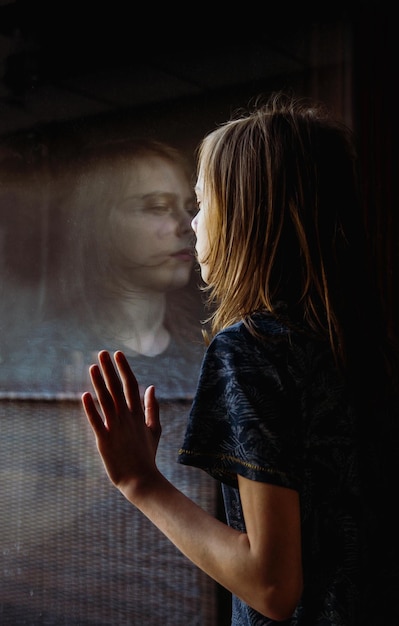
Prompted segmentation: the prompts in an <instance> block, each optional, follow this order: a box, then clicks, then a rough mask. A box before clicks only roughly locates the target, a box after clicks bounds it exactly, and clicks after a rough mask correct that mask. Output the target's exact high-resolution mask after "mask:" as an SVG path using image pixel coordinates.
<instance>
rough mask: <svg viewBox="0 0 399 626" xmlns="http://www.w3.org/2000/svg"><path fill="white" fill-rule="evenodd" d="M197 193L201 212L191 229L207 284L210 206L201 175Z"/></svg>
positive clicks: (203, 278)
mask: <svg viewBox="0 0 399 626" xmlns="http://www.w3.org/2000/svg"><path fill="white" fill-rule="evenodd" d="M195 193H196V195H197V207H198V209H199V210H198V212H197V214H196V215H195V216H194V218H193V220H192V222H191V227H192V229H193V231H194V233H195V236H196V239H197V240H196V243H195V250H196V253H197V260H198V263H199V265H200V268H201V277H202V280H203V281H204V282H205V283H207V279H208V274H209V271H208V266H207V264H206V262H205V259H206V257H207V254H208V251H209V236H208V230H207V225H206V221H207V216H208V206H207V203H206V202H205V197H204V193H203V179H202V176H201V174H200V175H199V176H198V180H197V184H196V187H195Z"/></svg>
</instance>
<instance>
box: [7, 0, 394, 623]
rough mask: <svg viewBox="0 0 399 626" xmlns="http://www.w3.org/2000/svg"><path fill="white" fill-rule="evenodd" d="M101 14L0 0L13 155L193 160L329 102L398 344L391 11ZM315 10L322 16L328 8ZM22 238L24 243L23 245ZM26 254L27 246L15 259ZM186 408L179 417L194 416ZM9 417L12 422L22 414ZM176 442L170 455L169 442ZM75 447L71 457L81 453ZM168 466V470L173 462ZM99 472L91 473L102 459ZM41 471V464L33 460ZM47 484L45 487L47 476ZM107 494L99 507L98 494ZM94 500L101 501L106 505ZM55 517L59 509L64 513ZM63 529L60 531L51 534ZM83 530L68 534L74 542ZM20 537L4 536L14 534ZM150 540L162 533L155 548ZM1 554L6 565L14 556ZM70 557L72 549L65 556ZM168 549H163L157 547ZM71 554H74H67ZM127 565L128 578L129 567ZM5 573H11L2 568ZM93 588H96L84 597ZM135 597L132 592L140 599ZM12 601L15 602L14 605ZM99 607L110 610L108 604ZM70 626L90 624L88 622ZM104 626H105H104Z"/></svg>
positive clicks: (222, 618)
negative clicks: (249, 113) (356, 158)
mask: <svg viewBox="0 0 399 626" xmlns="http://www.w3.org/2000/svg"><path fill="white" fill-rule="evenodd" d="M99 4H100V3H98V2H84V1H81V2H80V3H77V2H75V1H72V2H65V1H57V0H54V1H53V2H44V1H38V0H24V1H23V0H15V1H14V2H12V1H7V0H0V143H3V144H4V145H7V146H8V147H9V146H13V145H18V149H20V146H21V145H24V143H26V144H27V145H28V144H30V147H31V149H32V145H33V149H34V148H35V141H36V138H37V137H43V136H47V137H49V136H51V137H52V138H53V140H54V138H55V142H56V144H57V150H58V151H59V153H60V155H61V154H62V153H63V152H68V151H69V152H71V151H72V152H73V149H74V146H75V145H79V142H80V141H82V138H83V139H84V138H90V137H91V136H92V135H93V134H96V135H97V134H98V133H100V134H102V133H104V134H105V135H107V134H108V133H117V134H121V135H123V134H124V133H126V132H132V131H133V132H135V133H137V134H143V135H150V136H153V137H156V138H160V139H163V140H166V141H169V142H171V143H172V144H175V145H176V146H178V147H180V148H182V149H183V150H184V151H185V152H186V154H187V156H188V157H189V158H193V157H194V151H195V147H196V145H197V144H198V141H199V140H200V139H201V137H202V136H203V134H204V133H206V132H207V131H208V130H211V129H212V128H214V126H215V125H216V124H218V123H220V122H223V121H225V120H226V119H227V118H228V117H229V116H230V115H231V113H232V112H233V111H234V110H235V109H237V108H238V107H245V106H246V105H247V104H248V102H249V101H250V99H251V98H254V97H256V96H257V95H259V94H266V95H267V94H268V93H269V92H271V91H273V90H276V89H280V88H283V89H286V90H291V91H293V92H295V93H297V94H298V95H304V96H312V97H314V98H317V99H321V100H323V101H325V102H326V103H327V104H328V105H329V106H330V107H331V108H332V109H333V110H334V112H335V113H336V114H337V115H338V116H339V117H341V118H342V119H344V121H346V122H347V124H348V125H350V126H351V127H352V128H353V129H354V131H355V133H356V136H357V139H358V146H359V154H360V162H361V167H362V170H363V181H364V183H363V184H364V198H365V220H366V224H367V228H368V233H369V238H370V244H371V246H372V248H373V252H374V255H375V259H376V262H377V265H378V270H379V281H380V287H381V292H382V294H383V296H384V299H385V305H386V310H387V316H388V323H389V325H390V329H391V331H392V334H394V335H396V336H398V335H399V330H398V319H399V300H398V284H399V280H398V278H399V277H398V274H399V254H398V240H399V219H398V208H397V207H398V174H399V172H398V132H397V131H398V113H397V110H396V102H397V98H396V90H397V85H396V80H397V68H396V64H397V60H396V57H395V54H394V48H395V47H396V46H395V45H394V42H396V40H397V37H398V33H397V28H396V19H394V16H393V15H392V13H390V11H389V10H388V9H387V8H386V7H384V6H383V5H382V4H381V3H380V4H378V5H377V4H375V3H371V2H357V3H348V2H347V3H344V4H342V5H340V4H339V3H335V4H334V3H331V4H329V5H328V7H327V8H326V3H319V4H318V5H312V3H307V4H306V5H305V6H300V7H297V6H295V7H292V6H287V4H286V3H281V4H284V6H281V7H280V8H279V7H276V6H273V8H271V6H269V5H271V4H272V3H268V2H265V3H261V4H259V5H253V4H250V5H249V4H248V5H245V4H241V5H236V6H235V7H233V6H232V5H231V4H226V5H215V6H211V7H206V6H204V5H202V4H198V5H179V6H169V5H168V6H164V5H158V6H155V5H153V4H152V3H151V5H149V6H145V5H140V4H138V3H136V2H135V3H133V2H118V1H113V2H107V3H103V4H101V6H99ZM273 4H275V3H273ZM302 4H303V3H302ZM320 4H322V5H323V6H322V7H320ZM76 142H77V144H76ZM3 217H4V216H3ZM21 240H22V242H23V240H24V237H23V236H22V239H21ZM16 245H17V242H16ZM23 249H24V248H23V245H22V247H21V251H23ZM4 295H5V297H6V296H7V294H4ZM31 408H32V407H30V406H28V407H27V408H21V409H20V408H19V407H18V404H17V405H16V404H10V405H9V406H8V405H2V406H1V409H2V411H3V412H4V415H3V421H2V427H3V429H4V428H5V426H7V424H9V432H10V433H11V435H10V437H11V438H12V441H11V442H7V441H6V439H4V441H3V443H4V446H5V448H4V454H3V457H4V459H5V460H4V463H5V465H4V467H5V470H4V471H5V472H10V471H11V470H10V469H9V468H10V467H11V465H12V464H11V465H10V463H9V462H8V461H7V454H9V455H10V454H11V453H10V450H11V451H13V450H14V453H13V454H14V456H15V458H17V457H18V459H19V456H18V455H21V452H20V451H21V450H24V447H23V446H24V445H26V446H27V450H30V449H31V448H30V446H28V443H25V444H24V441H25V436H26V437H28V434H26V435H25V432H28V431H27V430H26V424H27V423H28V422H27V420H26V419H25V418H24V411H25V412H27V413H29V416H30V415H31V413H30V412H29V411H30V409H31ZM183 408H184V411H185V410H186V407H183ZM28 409H29V410H28ZM10 410H11V413H12V420H11V419H10V415H11V413H10ZM38 410H39V413H38ZM57 411H58V413H59V414H60V417H61V418H62V419H61V420H60V421H59V422H58V421H57V420H55V423H56V424H58V423H59V424H64V423H65V424H68V423H70V416H71V409H70V407H63V405H61V406H58V408H57ZM13 412H16V414H15V416H14V413H13ZM48 412H49V410H48V406H45V407H42V406H41V407H39V405H37V406H36V405H35V406H33V408H32V416H33V417H32V418H31V417H29V418H28V419H34V421H35V423H37V418H38V416H43V415H45V416H47V414H48ZM74 412H76V413H77V418H76V421H77V426H76V433H75V430H74V434H73V436H74V437H76V436H77V437H79V436H81V432H80V426H79V419H80V416H79V407H75V408H74V409H73V411H72V415H74ZM171 412H172V413H173V414H174V413H175V412H176V413H177V414H178V418H177V420H176V421H177V423H178V426H176V428H181V427H182V424H180V421H179V420H180V408H179V407H178V410H177V409H176V407H172V409H171ZM21 416H22V418H21V420H20V421H21V425H19V422H18V419H19V418H20V417H21ZM7 419H8V420H9V421H6V420H7ZM41 419H43V417H41ZM51 419H52V418H51V415H50V418H49V420H48V422H47V421H45V423H46V428H47V427H48V428H50V426H49V424H50V423H51V421H50V420H51ZM46 420H47V417H46ZM72 423H74V422H72ZM7 432H8V431H7ZM42 436H43V435H42V434H41V432H40V433H39V432H38V434H37V438H35V439H34V446H33V447H34V450H35V451H37V455H38V456H40V458H43V459H46V458H50V456H51V455H52V456H54V454H57V455H59V468H60V470H59V472H60V476H58V478H57V480H58V484H59V485H61V484H64V482H65V479H66V477H67V475H68V471H70V467H73V464H72V465H71V466H70V465H68V457H67V456H65V455H66V453H65V433H64V431H63V430H62V438H61V437H60V442H61V443H60V444H59V448H55V450H54V448H52V445H53V444H52V443H50V442H51V439H49V440H48V441H49V443H48V444H46V445H48V446H49V450H47V456H46V450H44V451H43V449H42ZM171 439H172V440H171V442H170V447H171V450H173V449H174V446H175V440H174V438H171ZM46 441H47V440H46ZM13 442H14V443H13ZM21 442H22V443H21ZM13 445H14V448H13ZM21 446H22V447H21ZM71 448H72V450H75V448H74V447H73V446H71ZM76 449H78V450H80V452H78V453H79V455H80V457H79V459H78V461H77V462H76V468H81V467H82V465H83V464H84V463H85V459H86V455H87V447H86V443H85V442H81V447H80V448H76ZM90 450H91V448H90ZM42 452H43V454H42ZM35 454H36V452H35ZM171 454H172V453H171ZM11 456H12V455H11ZM10 458H11V457H10ZM168 458H169V456H168ZM6 461H7V463H6ZM171 461H172V462H173V463H174V458H172V459H171ZM91 463H93V464H96V463H97V459H96V458H95V460H93V461H91ZM37 464H38V466H39V461H37ZM16 465H18V467H17V470H16V472H17V471H18V472H20V471H21V470H20V462H19V460H18V464H17V462H16ZM54 467H55V466H54V464H53V463H52V462H51V463H49V468H50V469H51V470H52V471H53V470H54ZM40 468H41V465H40ZM68 468H69V469H68ZM42 469H43V468H41V469H40V471H42ZM76 471H78V470H76ZM99 471H100V469H99V468H97V467H96V468H95V472H94V473H90V476H89V478H84V479H83V478H82V479H80V478H79V480H78V481H77V483H78V490H77V491H76V494H78V493H79V490H81V489H83V488H85V489H87V492H88V493H86V496H85V497H86V499H89V498H90V496H89V492H90V489H91V488H90V485H91V482H92V481H94V482H95V481H96V480H97V479H98V480H100V479H101V481H102V479H103V477H102V476H101V475H100V473H99ZM47 473H48V468H47V466H46V468H44V469H43V475H44V476H45V480H50V479H51V476H50V478H48V476H47ZM30 474H31V466H29V467H28V468H27V475H30ZM7 475H8V474H7ZM39 475H40V473H39ZM18 476H19V474H18ZM18 476H17V474H15V479H14V482H13V479H12V478H13V477H12V476H11V481H10V480H9V479H7V480H6V481H5V483H4V484H5V488H3V492H4V493H5V494H6V495H7V493H9V494H10V502H11V505H10V507H9V514H8V513H7V519H8V521H9V527H10V528H11V529H14V527H15V528H16V527H17V524H18V523H19V522H18V519H19V517H18V516H19V510H20V501H19V498H22V499H24V498H25V494H24V492H23V491H22V489H23V487H22V486H21V491H20V494H19V493H18V480H19V478H18ZM0 478H1V476H0ZM189 478H190V477H189ZM189 478H188V481H189ZM60 479H62V480H61V482H59V480H60ZM40 480H41V481H43V479H42V478H41V479H40ZM14 485H16V487H15V486H14ZM46 485H47V483H45V486H46ZM101 485H102V486H101V487H99V486H97V483H96V484H95V488H96V489H98V490H99V493H100V492H101V489H103V490H104V489H105V490H106V494H107V498H108V497H109V498H114V497H115V495H114V494H112V496H108V491H107V485H104V484H103V482H101ZM50 487H51V485H50ZM50 487H49V488H50ZM187 489H188V487H187ZM201 489H202V493H205V492H206V489H205V487H201ZM67 491H68V486H67V488H66V490H65V501H64V507H65V510H66V511H67V510H70V507H71V505H70V502H69V499H68V498H69V497H68V493H67ZM46 493H47V492H46ZM62 493H64V492H63V491H62V489H61V487H58V494H59V496H58V497H63V496H62ZM73 493H74V494H75V492H73ZM90 493H91V492H90ZM76 494H75V495H74V498H75V500H77V501H76V503H75V500H73V502H72V507H75V508H74V509H73V511H75V510H76V515H81V501H80V498H79V497H77V496H76ZM100 495H102V497H104V494H103V493H102V492H101V493H100ZM99 501H100V502H102V500H101V499H100V498H99ZM207 502H208V501H207ZM101 506H103V505H101ZM118 506H120V505H119V504H118ZM13 507H14V508H13ZM113 507H115V504H114V501H113V500H112V502H111V506H110V507H109V509H110V511H111V513H110V520H109V523H111V524H112V523H113V517H112V516H113V512H114V511H113ZM209 507H210V508H211V509H212V507H214V493H213V491H212V492H211V493H210V496H209ZM3 509H4V507H3ZM14 510H15V517H14V512H13V511H14ZM59 510H61V511H63V509H62V507H61V509H59ZM27 513H28V512H25V515H26V514H27ZM105 514H106V513H104V512H103V513H102V514H101V515H102V517H101V518H100V519H102V520H103V522H104V521H105V525H107V524H108V518H107V517H104V516H105ZM107 515H108V513H107ZM123 515H125V513H124V512H123V513H122V514H121V518H120V519H124V517H123ZM57 519H58V518H55V521H54V523H53V526H54V528H55V529H56V527H57V524H58V521H57ZM79 519H80V518H79ZM126 519H130V510H129V511H126ZM50 521H51V520H50ZM97 521H98V520H97ZM74 523H75V524H76V522H74ZM140 523H141V522H140ZM3 526H4V525H3ZM102 527H104V524H102ZM7 528H8V526H7ZM82 528H84V531H83V530H82V531H81V532H82V537H83V538H82V546H83V547H82V550H83V549H84V550H89V549H90V548H89V547H88V546H90V545H91V540H92V535H91V533H93V535H94V536H96V533H97V530H96V526H95V520H93V527H91V526H90V528H89V527H87V526H86V525H85V522H84V521H82ZM91 528H93V530H91ZM75 531H76V529H75V527H74V529H73V533H75ZM12 532H13V530H10V536H11V535H12ZM30 532H32V534H33V533H35V532H36V531H35V528H34V525H33V526H32V530H31V531H30V530H28V531H26V533H25V540H24V541H25V544H27V545H30V544H29V536H30V535H29V533H30ZM62 532H63V533H65V534H66V535H68V537H70V536H72V535H73V533H72V531H71V532H70V533H69V534H68V532H66V531H64V530H63V531H62ZM145 532H152V531H149V530H146V531H145ZM84 533H87V536H86V535H85V534H84ZM156 537H157V535H156V534H155V535H154V541H156ZM24 541H22V542H21V545H23V544H24ZM68 541H69V539H68ZM104 541H105V539H104ZM36 543H37V542H36ZM122 543H123V542H121V544H122ZM15 545H16V544H15ZM49 545H50V544H49V542H48V541H47V540H46V539H44V541H43V546H42V545H41V544H40V545H39V547H38V549H37V553H36V551H35V552H34V553H32V556H31V557H30V558H31V561H29V563H28V565H24V567H26V570H27V571H28V570H29V576H28V575H27V580H28V581H29V585H30V584H31V582H30V581H31V580H36V581H38V582H37V588H35V589H36V593H43V598H44V596H45V593H47V589H48V588H49V582H48V581H46V580H44V581H43V582H42V581H41V580H39V579H38V576H39V574H37V573H35V572H36V570H37V571H39V567H40V568H41V567H42V566H41V560H43V571H45V570H46V562H47V561H48V559H49V558H50V557H51V558H53V551H52V547H51V545H50V547H48V546H49ZM64 545H69V544H65V541H64V538H63V536H62V537H58V535H56V539H54V546H55V547H54V554H55V555H56V556H55V557H54V561H55V562H56V563H57V564H58V563H59V562H60V558H59V554H58V552H59V551H60V550H61V549H63V548H62V546H64ZM3 548H4V550H3V557H4V555H6V547H5V546H3ZM7 549H8V548H7ZM124 549H125V544H123V545H121V548H120V550H121V552H123V550H124ZM57 550H58V552H57ZM73 550H74V547H73V546H72V547H71V555H72V554H73ZM162 550H165V548H163V547H162V549H161V551H162ZM47 551H48V552H49V554H50V557H48V555H47ZM66 552H67V553H68V555H69V548H67V549H66ZM173 556H174V553H173ZM11 557H12V558H11ZM4 558H5V559H6V565H7V567H9V568H10V569H9V570H7V571H10V572H12V571H13V569H12V567H14V564H15V563H16V564H18V563H19V562H20V561H18V558H19V559H21V558H22V557H21V556H19V557H18V558H17V557H14V556H12V554H11V556H9V557H7V556H6V557H4ZM24 558H26V559H27V558H28V557H24ZM63 558H64V557H63ZM71 558H72V556H71ZM91 559H92V555H89V558H88V560H87V563H90V562H91ZM9 563H12V564H13V565H12V566H11V565H9ZM22 563H25V561H22ZM38 563H39V565H38ZM118 563H119V561H118ZM122 566H123V567H128V565H125V563H124V561H123V559H122V557H121V560H120V567H121V568H122ZM15 567H16V566H15ZM57 567H58V565H57ZM88 567H89V566H88ZM110 567H111V569H112V568H114V564H112V563H111V566H110ZM3 570H4V572H6V569H5V567H4V568H3ZM31 570H32V571H33V574H31V573H30V572H31ZM40 571H41V570H40ZM56 571H58V570H56ZM99 571H102V570H99ZM123 571H124V570H123ZM190 572H191V570H190ZM40 575H42V574H40ZM110 575H111V576H112V572H111V574H110ZM193 575H194V574H193ZM7 576H8V574H7ZM129 576H130V574H129ZM129 576H128V579H129ZM167 576H168V574H167ZM34 577H36V578H34ZM16 580H17V578H16ZM24 580H25V579H24ZM60 580H61V581H62V584H61V585H60V587H62V585H63V584H64V578H63V577H61V574H60ZM3 582H4V585H3V594H5V591H4V589H6V586H5V583H7V585H9V587H7V589H8V588H9V589H10V591H9V596H7V598H6V596H5V595H4V598H3V604H1V603H0V608H1V607H3V608H2V609H1V610H3V611H6V610H9V614H11V613H12V614H13V615H14V613H13V611H16V610H17V609H16V608H15V607H18V606H19V603H20V602H22V600H23V599H24V598H25V597H27V598H28V596H29V593H30V592H29V589H26V590H25V588H24V587H21V588H19V587H17V586H16V584H15V582H14V581H13V580H11V578H10V576H8V577H7V579H4V581H3ZM21 584H22V583H21ZM24 584H25V583H24ZM26 584H27V585H28V583H26ZM32 584H33V583H32ZM35 584H36V583H35ZM90 584H91V583H90ZM90 589H91V587H90V585H89V591H88V597H89V596H90ZM141 589H142V588H141V587H140V586H138V591H137V593H138V597H139V595H140V594H141ZM59 593H62V591H61V592H59ZM207 593H208V592H207ZM14 594H15V597H17V598H18V600H17V601H16V603H15V604H14V600H13V598H14ZM24 594H25V595H24ZM150 594H155V590H153V589H152V590H150ZM57 597H58V596H57ZM121 597H122V600H121V602H122V601H124V598H125V597H126V596H125V593H124V591H123V590H122V591H121ZM140 597H141V596H140ZM151 597H152V598H153V596H151ZM0 599H1V598H0ZM6 600H7V602H8V604H7V603H6ZM68 602H69V604H68ZM68 602H67V601H65V608H64V609H62V611H64V613H62V611H61V614H65V615H66V616H67V615H68V612H67V611H68V610H70V609H69V607H74V606H76V605H77V601H76V600H75V599H72V600H68ZM112 602H113V600H112V598H111V599H110V603H112ZM110 605H111V604H110ZM21 606H22V604H21ZM26 606H27V607H30V609H29V610H31V611H32V610H33V608H32V607H34V610H35V611H37V615H36V617H31V623H32V624H33V623H34V624H42V623H43V624H44V623H46V624H47V623H48V624H56V623H57V624H58V623H64V622H63V621H62V617H59V619H60V620H61V621H60V622H58V621H56V618H53V617H52V618H49V617H48V616H47V617H46V614H45V610H44V608H43V607H47V606H50V604H49V603H48V602H47V600H45V598H44V599H41V598H40V599H38V600H37V603H36V604H33V600H32V598H30V596H29V599H28V600H26ZM51 606H53V605H51ZM79 606H80V605H79ZM84 606H85V607H86V604H85V605H84ZM104 606H106V607H108V604H107V602H106V599H104ZM7 607H8V609H7ZM67 607H68V608H67ZM18 610H19V609H18ZM46 610H47V609H46ZM48 610H50V609H48ZM57 610H58V609H57ZM85 610H86V609H85ZM104 610H105V609H104ZM107 610H108V608H107ZM154 610H155V608H154ZM26 611H27V609H26V608H21V617H20V618H17V617H15V618H14V619H13V621H9V622H4V623H9V624H17V623H21V624H23V623H26V621H24V620H25V616H26V614H27V613H26ZM57 615H58V616H59V615H60V613H57ZM57 619H58V618H57ZM126 619H127V618H126ZM18 620H19V621H18ZM46 620H47V621H46ZM52 620H53V621H52ZM0 621H1V615H0ZM70 623H72V621H70ZM73 623H75V622H73ZM76 623H79V624H83V623H87V624H88V623H89V622H88V621H87V622H85V621H84V620H83V617H81V618H80V619H79V620H78V622H76ZM104 623H108V622H107V621H106V618H104ZM124 623H125V622H124ZM126 623H129V624H130V623H131V622H126ZM149 623H150V622H149ZM156 623H158V622H156ZM163 623H166V622H164V621H163ZM209 623H213V622H211V621H210V622H209ZM228 623H229V609H228V597H227V596H226V597H225V596H224V595H223V594H222V595H221V596H220V598H219V609H218V617H217V624H218V626H222V624H228ZM201 626H202V625H201Z"/></svg>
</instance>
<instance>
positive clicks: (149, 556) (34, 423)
mask: <svg viewBox="0 0 399 626" xmlns="http://www.w3.org/2000/svg"><path fill="white" fill-rule="evenodd" d="M188 408H189V405H188V403H187V402H185V401H179V402H165V403H163V404H162V406H161V415H162V426H163V437H162V439H161V444H160V448H159V452H158V464H159V467H160V469H161V471H163V473H164V474H165V475H166V476H167V477H168V478H169V479H170V480H171V481H172V482H173V483H174V484H175V485H176V486H177V487H179V488H180V489H181V490H182V491H184V492H185V493H186V494H187V495H188V496H190V497H191V498H192V499H194V500H195V501H196V502H198V504H200V505H201V506H202V507H203V508H205V509H206V510H208V511H210V512H212V513H213V514H215V511H216V507H217V503H216V500H217V496H216V486H215V481H213V480H212V479H210V478H209V477H208V476H207V475H206V474H205V473H204V472H201V471H199V470H195V469H193V468H189V467H184V466H181V465H179V464H178V463H177V462H176V454H177V449H178V447H179V445H180V444H181V442H182V437H183V432H184V427H185V418H186V415H187V411H188ZM89 429H90V427H89V425H88V424H87V423H86V418H85V416H84V414H83V409H82V407H81V404H80V402H79V401H60V400H57V401H49V400H48V401H43V400H35V401H33V400H19V401H18V400H3V401H1V402H0V547H1V557H0V558H1V581H0V623H1V624H4V625H8V624H10V625H11V624H13V625H19V624H21V625H29V626H36V625H49V626H50V625H55V624H57V625H58V624H63V625H65V626H74V625H78V624H79V625H80V626H86V625H87V626H89V625H92V626H94V625H95V626H105V625H112V626H130V625H140V626H142V625H144V624H145V625H146V626H160V625H163V626H167V625H169V624H170V625H173V626H179V625H181V626H190V625H192V626H194V625H198V626H213V625H216V623H217V621H216V586H215V583H214V582H213V581H212V580H211V579H210V578H208V577H207V576H206V575H204V574H203V573H202V572H200V570H198V569H197V568H196V567H195V566H193V565H192V564H191V563H190V562H189V561H188V560H187V559H186V558H185V557H183V556H182V555H181V554H180V553H179V552H178V551H177V550H176V549H175V547H174V546H173V545H172V544H171V543H170V542H169V541H168V540H167V539H165V538H164V537H163V535H162V534H161V533H160V532H159V531H158V530H157V529H156V528H155V527H154V526H153V525H152V524H151V523H150V522H148V520H146V518H145V517H144V516H143V515H142V514H141V513H139V512H138V511H137V510H136V509H135V508H134V507H133V506H132V505H130V504H129V503H128V502H127V501H126V500H125V499H124V498H123V496H122V495H121V494H120V493H119V492H118V491H117V490H116V489H115V488H114V487H113V486H112V485H111V484H110V483H109V481H108V478H107V477H106V475H105V471H104V469H103V466H102V463H101V460H100V458H99V456H98V453H97V450H96V447H95V442H94V438H93V436H92V433H91V431H90V430H89Z"/></svg>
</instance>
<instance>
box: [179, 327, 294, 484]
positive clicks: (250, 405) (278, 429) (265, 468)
mask: <svg viewBox="0 0 399 626" xmlns="http://www.w3.org/2000/svg"><path fill="white" fill-rule="evenodd" d="M287 350H289V340H288V337H287V336H280V338H279V340H271V341H270V342H269V341H267V340H266V341H260V340H259V339H256V338H255V337H254V336H253V335H252V334H250V333H249V331H248V330H247V329H246V328H245V327H244V325H243V324H237V325H234V326H232V327H230V328H229V329H226V330H224V331H221V332H220V333H219V334H218V335H216V336H215V337H214V339H213V341H212V342H211V344H210V345H209V347H208V349H207V351H206V353H205V356H204V360H203V363H202V367H201V372H200V376H199V384H198V388H197V392H196V395H195V397H194V401H193V405H192V409H191V412H190V415H189V420H188V425H187V430H186V435H185V439H184V442H183V446H182V448H181V449H180V450H179V456H178V460H179V462H180V463H184V464H187V465H193V466H196V467H200V468H202V469H204V470H205V471H207V472H208V473H209V474H211V475H212V476H213V477H215V478H217V479H219V480H221V481H222V482H225V483H226V484H229V485H231V486H236V485H237V474H239V475H241V476H244V477H246V478H249V479H252V480H258V481H261V482H268V483H273V484H276V485H280V486H285V487H289V488H293V489H299V487H300V484H301V472H302V468H301V458H302V454H301V436H300V429H301V420H300V411H299V407H298V402H297V401H296V392H295V385H294V384H293V381H292V380H291V378H290V375H289V373H288V368H287Z"/></svg>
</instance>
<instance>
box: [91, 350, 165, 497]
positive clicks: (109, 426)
mask: <svg viewBox="0 0 399 626" xmlns="http://www.w3.org/2000/svg"><path fill="white" fill-rule="evenodd" d="M114 360H115V365H116V368H115V366H114V364H113V362H112V359H111V357H110V355H109V353H108V352H107V351H105V350H103V351H101V352H99V354H98V361H99V365H92V366H91V367H90V370H89V371H90V377H91V381H92V383H93V387H94V390H95V393H96V395H97V400H98V403H99V405H100V408H101V412H102V414H103V417H102V416H101V415H100V413H99V411H98V410H97V407H96V403H95V400H94V398H93V396H92V394H91V393H89V392H85V393H84V394H83V395H82V403H83V408H84V410H85V413H86V416H87V419H88V421H89V423H90V425H91V427H92V429H93V432H94V434H95V436H96V443H97V448H98V451H99V453H100V456H101V458H102V461H103V463H104V466H105V469H106V471H107V474H108V476H109V478H110V480H111V482H112V483H113V484H114V485H115V486H116V487H118V489H119V490H120V491H121V492H122V493H124V495H127V492H129V499H130V500H132V499H134V493H135V492H136V491H137V490H140V488H141V487H145V484H146V483H148V481H151V480H152V478H155V475H156V474H158V470H157V467H156V463H155V456H156V451H157V448H158V443H159V439H160V437H161V425H160V421H159V405H158V401H157V400H156V398H155V387H154V386H150V387H148V388H147V389H146V391H145V393H144V404H142V402H141V398H140V392H139V386H138V383H137V380H136V377H135V376H134V374H133V372H132V370H131V368H130V366H129V364H128V362H127V359H126V357H125V355H124V354H123V353H122V352H120V351H118V352H115V354H114Z"/></svg>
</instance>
